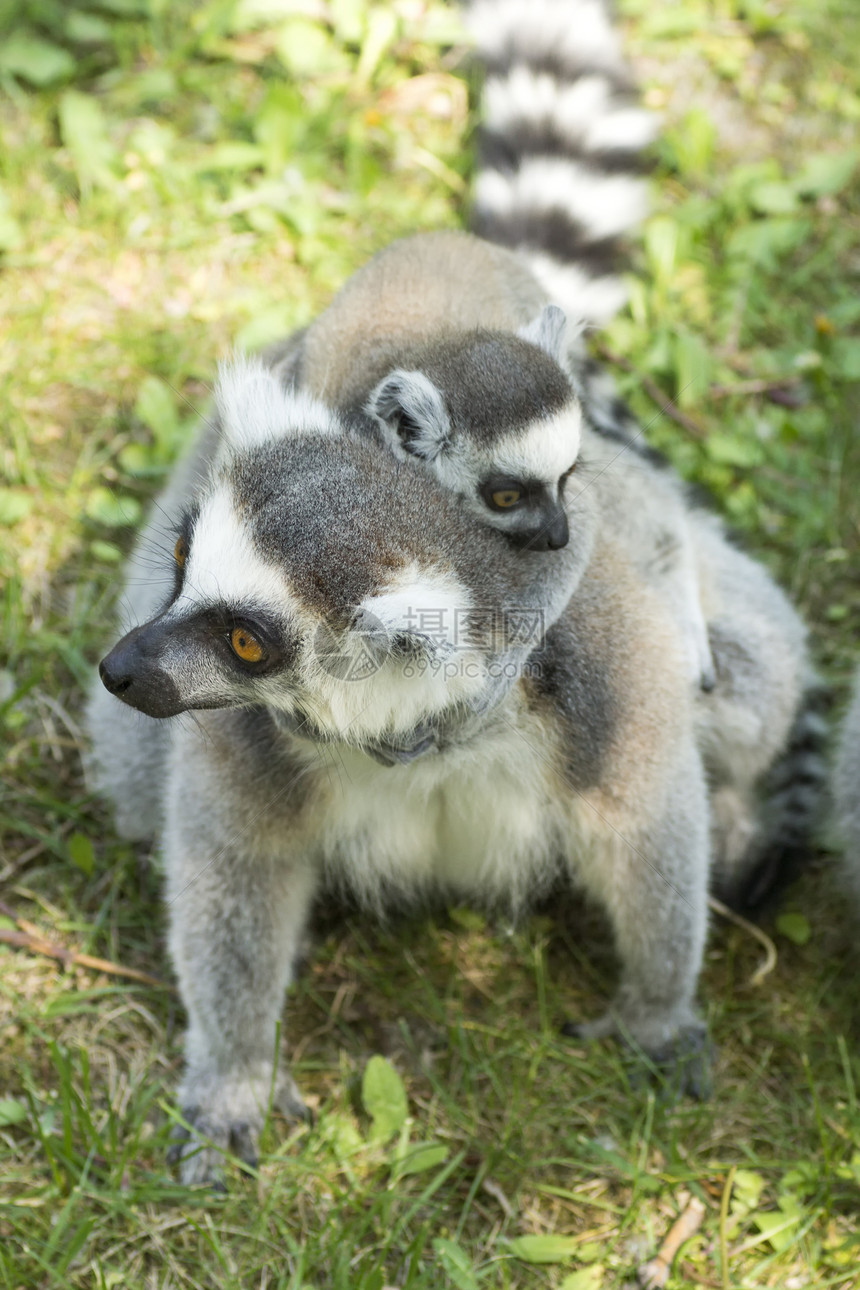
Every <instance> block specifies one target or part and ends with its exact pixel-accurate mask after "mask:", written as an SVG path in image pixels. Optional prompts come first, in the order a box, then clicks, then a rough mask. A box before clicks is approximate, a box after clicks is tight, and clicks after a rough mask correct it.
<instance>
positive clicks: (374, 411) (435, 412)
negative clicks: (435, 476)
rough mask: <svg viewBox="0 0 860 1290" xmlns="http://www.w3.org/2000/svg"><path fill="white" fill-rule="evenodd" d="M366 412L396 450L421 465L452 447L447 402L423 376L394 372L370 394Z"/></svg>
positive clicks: (439, 391)
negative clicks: (414, 458) (404, 453)
mask: <svg viewBox="0 0 860 1290" xmlns="http://www.w3.org/2000/svg"><path fill="white" fill-rule="evenodd" d="M366 411H367V412H368V413H369V414H370V416H372V417H375V418H376V420H377V421H378V422H379V424H380V426H381V428H382V431H383V433H384V434H385V437H386V439H387V440H388V441H389V443H390V444H391V445H392V446H393V447H396V448H400V449H401V450H402V451H403V452H408V453H409V454H410V455H411V456H413V457H420V458H421V460H422V461H433V460H434V458H436V457H438V455H439V453H440V452H444V451H445V449H446V448H447V447H448V445H449V444H450V441H451V419H450V417H449V416H448V409H447V408H446V407H445V400H444V399H443V397H442V392H441V390H438V389H437V388H436V386H435V385H434V384H433V382H432V381H431V380H430V379H429V377H426V376H425V375H424V373H423V372H404V371H402V370H400V369H399V368H398V370H397V371H394V372H391V373H390V374H389V375H388V376H386V378H385V380H384V381H381V382H380V384H379V385H377V387H376V389H375V390H374V391H373V393H372V394H371V396H370V398H369V399H368V401H367V406H366Z"/></svg>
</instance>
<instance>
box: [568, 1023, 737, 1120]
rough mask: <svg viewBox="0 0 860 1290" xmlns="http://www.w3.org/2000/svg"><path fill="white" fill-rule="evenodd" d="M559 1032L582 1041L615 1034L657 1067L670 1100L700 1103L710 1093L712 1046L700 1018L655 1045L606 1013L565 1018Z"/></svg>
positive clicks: (604, 1037)
mask: <svg viewBox="0 0 860 1290" xmlns="http://www.w3.org/2000/svg"><path fill="white" fill-rule="evenodd" d="M561 1033H562V1034H563V1035H566V1036H567V1037H568V1038H570V1039H585V1040H590V1039H606V1038H607V1037H608V1036H610V1035H615V1036H617V1037H618V1038H619V1039H621V1040H622V1042H624V1043H626V1044H627V1045H628V1047H630V1048H631V1049H634V1050H638V1051H639V1052H640V1053H642V1054H644V1056H645V1057H646V1058H647V1060H648V1062H649V1063H650V1064H651V1065H652V1066H654V1067H656V1068H657V1071H658V1073H659V1075H660V1077H661V1080H662V1083H663V1086H664V1088H665V1090H666V1093H667V1095H668V1097H669V1098H670V1099H671V1100H676V1099H677V1098H680V1097H691V1098H693V1099H694V1100H695V1101H697V1102H704V1101H706V1100H707V1099H708V1098H709V1097H710V1095H711V1091H712V1081H711V1065H712V1061H713V1045H712V1044H711V1041H710V1039H709V1038H708V1032H707V1030H706V1028H705V1026H704V1025H703V1024H702V1023H701V1022H700V1021H692V1022H690V1023H689V1024H686V1025H683V1026H680V1027H679V1028H678V1029H677V1030H676V1032H675V1034H674V1035H673V1036H672V1037H671V1038H670V1039H668V1040H666V1041H665V1042H663V1043H659V1044H656V1045H655V1044H653V1043H647V1044H646V1043H640V1042H639V1040H638V1039H637V1036H636V1035H635V1033H631V1031H630V1030H628V1029H627V1028H626V1027H624V1026H623V1025H619V1023H618V1021H617V1020H616V1018H615V1017H614V1016H613V1015H612V1013H610V1012H607V1013H605V1014H604V1015H603V1016H602V1017H598V1018H597V1019H596V1020H594V1021H586V1022H581V1023H580V1022H575V1021H567V1022H565V1024H564V1025H563V1026H562V1028H561Z"/></svg>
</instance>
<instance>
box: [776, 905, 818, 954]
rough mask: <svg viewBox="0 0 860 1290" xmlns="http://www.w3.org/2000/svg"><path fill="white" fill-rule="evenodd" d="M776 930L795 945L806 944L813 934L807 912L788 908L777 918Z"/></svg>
mask: <svg viewBox="0 0 860 1290" xmlns="http://www.w3.org/2000/svg"><path fill="white" fill-rule="evenodd" d="M776 930H777V931H778V932H780V933H781V935H783V936H784V937H786V939H787V940H789V941H791V942H793V944H795V945H805V944H806V942H807V941H808V940H809V938H810V936H811V935H812V928H811V927H810V926H809V919H808V918H807V917H806V915H805V914H801V913H796V912H794V911H792V910H787V911H786V912H785V913H784V914H780V915H779V917H778V918H777V920H776Z"/></svg>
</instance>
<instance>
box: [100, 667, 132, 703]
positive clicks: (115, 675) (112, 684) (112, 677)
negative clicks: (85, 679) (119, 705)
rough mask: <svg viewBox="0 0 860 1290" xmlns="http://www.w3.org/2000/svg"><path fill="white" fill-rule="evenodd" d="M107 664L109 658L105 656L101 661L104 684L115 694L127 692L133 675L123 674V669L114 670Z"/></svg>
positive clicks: (101, 674) (101, 675)
mask: <svg viewBox="0 0 860 1290" xmlns="http://www.w3.org/2000/svg"><path fill="white" fill-rule="evenodd" d="M107 664H108V660H107V659H105V658H103V659H102V661H101V663H99V676H100V677H101V679H102V685H103V686H104V687H105V689H106V690H109V691H110V693H111V694H115V695H117V696H119V695H120V694H125V692H126V690H127V689H128V688H129V686H130V685H131V683H132V681H133V679H134V678H133V677H131V676H123V674H122V672H121V671H114V670H113V669H112V668H110V667H108V665H107Z"/></svg>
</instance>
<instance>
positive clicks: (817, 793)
mask: <svg viewBox="0 0 860 1290" xmlns="http://www.w3.org/2000/svg"><path fill="white" fill-rule="evenodd" d="M830 699H831V695H830V691H829V690H828V689H827V687H826V686H824V685H823V684H822V683H821V682H820V681H817V680H815V681H812V682H811V683H810V684H809V685H808V686H807V689H806V690H805V692H804V695H803V698H802V700H801V703H800V707H799V708H798V712H797V716H796V717H795V720H794V724H793V726H792V728H791V733H790V734H789V737H788V743H787V745H786V748H785V751H784V752H783V753H782V755H781V756H780V757H779V758H777V760H776V761H775V762H774V764H773V766H772V767H771V768H770V771H769V772H768V775H767V778H766V780H765V783H764V785H763V801H762V831H761V836H760V839H759V841H758V842H757V844H754V846H753V848H752V852H751V855H750V856H749V859H748V861H747V862H746V863H745V864H744V865H743V866H742V867H741V872H740V873H738V874H737V875H736V876H735V880H734V881H733V882H730V883H728V884H727V885H724V886H723V887H722V888H720V887H718V890H717V894H718V895H720V896H722V898H723V899H724V900H725V901H726V903H727V904H728V905H730V906H731V907H732V908H733V909H736V910H738V911H739V912H740V913H744V914H756V913H758V912H759V911H760V910H762V909H763V908H766V907H768V906H770V905H772V903H773V901H774V899H775V898H776V897H777V896H778V895H779V894H780V893H781V892H782V890H783V889H784V888H785V887H786V886H788V884H789V883H791V882H793V881H794V879H795V878H797V877H799V875H800V873H801V871H802V870H803V869H804V868H805V867H806V866H807V865H808V863H809V861H810V859H811V858H812V856H813V855H814V854H815V837H816V834H817V832H818V830H819V828H820V826H821V824H822V818H823V813H824V807H825V805H826V803H827V787H828V784H827V781H828V765H827V755H826V753H827V744H828V741H829V735H830V727H829V723H828V721H827V716H826V714H827V710H828V708H829V705H830Z"/></svg>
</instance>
